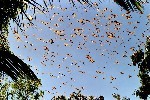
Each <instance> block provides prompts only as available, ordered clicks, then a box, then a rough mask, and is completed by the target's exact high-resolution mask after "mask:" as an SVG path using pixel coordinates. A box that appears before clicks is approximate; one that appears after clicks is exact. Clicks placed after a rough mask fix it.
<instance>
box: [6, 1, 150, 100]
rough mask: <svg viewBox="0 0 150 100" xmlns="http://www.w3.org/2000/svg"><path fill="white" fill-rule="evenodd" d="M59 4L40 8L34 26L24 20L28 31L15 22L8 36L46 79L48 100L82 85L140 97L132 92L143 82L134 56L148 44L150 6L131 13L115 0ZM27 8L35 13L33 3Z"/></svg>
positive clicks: (108, 94) (89, 91)
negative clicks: (88, 4) (138, 75)
mask: <svg viewBox="0 0 150 100" xmlns="http://www.w3.org/2000/svg"><path fill="white" fill-rule="evenodd" d="M68 1H69V0H68ZM38 2H39V3H40V4H41V5H43V6H44V4H43V3H42V0H38ZM53 4H54V6H53V7H52V6H50V5H49V6H48V7H49V8H48V11H49V12H45V14H43V13H41V12H40V11H38V10H36V14H35V15H36V20H32V21H33V23H34V24H35V25H34V26H29V25H27V23H28V21H27V20H22V22H24V23H25V27H23V29H24V30H25V31H24V32H20V31H19V32H18V34H13V31H14V30H17V28H16V25H15V24H14V23H13V22H12V23H11V28H10V29H9V31H10V34H9V37H8V39H9V42H10V49H11V51H12V52H14V54H15V55H17V56H18V57H19V58H21V59H23V61H24V62H26V63H27V64H29V65H31V66H32V68H31V69H32V70H33V71H34V72H35V74H36V75H37V76H38V78H40V79H41V81H42V87H41V89H42V90H44V91H45V96H44V100H49V99H50V98H52V97H53V96H54V95H55V96H56V95H62V94H63V95H66V96H69V94H70V93H72V92H74V91H77V90H78V89H80V90H81V91H82V94H84V95H87V96H88V95H93V96H96V97H98V96H100V95H102V96H104V98H105V100H113V97H112V94H113V93H119V94H120V95H121V96H127V97H129V98H131V100H137V99H138V98H136V97H135V96H134V95H132V94H133V92H134V91H135V89H138V87H139V86H140V82H139V78H138V77H137V74H138V68H137V67H135V66H132V62H131V59H130V56H131V55H132V54H133V52H134V50H138V49H139V48H138V45H140V48H142V49H144V43H145V41H146V36H147V35H149V33H150V30H149V28H150V25H149V24H147V22H148V19H147V16H148V15H149V14H150V8H149V6H150V5H149V4H144V14H140V13H139V12H131V13H130V14H126V11H124V10H121V8H120V7H119V6H118V5H116V4H115V3H114V2H112V1H109V0H108V1H103V2H102V3H100V4H98V6H96V5H93V7H87V6H86V5H81V4H80V3H76V6H75V7H73V6H72V4H70V3H69V2H67V1H65V0H62V1H61V2H58V1H55V2H53ZM27 12H28V16H29V17H30V18H34V15H33V10H31V8H29V10H28V11H27ZM18 37H19V38H18Z"/></svg>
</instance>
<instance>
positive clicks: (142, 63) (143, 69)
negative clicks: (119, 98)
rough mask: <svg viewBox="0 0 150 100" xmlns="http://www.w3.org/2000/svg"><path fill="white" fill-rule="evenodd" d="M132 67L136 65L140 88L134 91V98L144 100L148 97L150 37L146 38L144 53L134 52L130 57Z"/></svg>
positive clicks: (149, 83) (149, 91)
mask: <svg viewBox="0 0 150 100" xmlns="http://www.w3.org/2000/svg"><path fill="white" fill-rule="evenodd" d="M131 59H132V62H133V65H134V66H136V65H138V68H139V74H138V77H139V78H140V83H141V85H142V86H141V87H139V90H137V91H136V93H135V94H136V96H139V97H140V98H141V99H144V100H146V99H147V98H148V96H149V95H150V89H149V88H150V37H147V40H146V45H145V52H143V51H142V50H138V51H136V52H135V53H134V54H133V55H132V56H131Z"/></svg>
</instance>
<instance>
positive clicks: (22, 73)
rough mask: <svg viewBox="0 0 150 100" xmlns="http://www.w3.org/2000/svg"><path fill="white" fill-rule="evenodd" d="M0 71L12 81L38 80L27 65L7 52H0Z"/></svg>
mask: <svg viewBox="0 0 150 100" xmlns="http://www.w3.org/2000/svg"><path fill="white" fill-rule="evenodd" d="M0 71H1V72H2V71H3V72H5V74H7V75H8V76H10V77H11V78H12V79H13V80H17V79H18V78H27V79H32V80H38V78H37V76H36V75H35V74H34V72H33V71H32V70H31V69H30V66H29V65H27V64H26V63H24V62H23V61H22V60H21V59H19V58H18V57H17V56H15V55H14V54H12V53H11V52H10V51H7V50H6V51H3V50H0Z"/></svg>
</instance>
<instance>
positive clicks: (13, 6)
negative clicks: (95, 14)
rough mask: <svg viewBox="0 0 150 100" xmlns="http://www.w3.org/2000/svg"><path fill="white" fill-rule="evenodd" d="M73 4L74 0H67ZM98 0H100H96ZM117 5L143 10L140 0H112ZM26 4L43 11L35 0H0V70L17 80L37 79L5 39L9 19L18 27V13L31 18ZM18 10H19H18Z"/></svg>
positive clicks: (84, 0)
mask: <svg viewBox="0 0 150 100" xmlns="http://www.w3.org/2000/svg"><path fill="white" fill-rule="evenodd" d="M48 1H49V4H50V5H52V3H53V0H48ZM59 1H60V0H59ZM69 1H70V2H72V4H73V6H74V5H75V1H74V0H69ZM77 1H78V2H79V3H81V4H87V5H88V6H92V4H93V2H92V1H90V0H77ZM43 2H44V4H45V6H46V7H48V6H47V5H48V4H47V3H46V1H45V0H43ZM98 2H101V1H100V0H98ZM114 2H116V3H117V4H118V5H120V6H121V7H123V9H125V10H127V11H135V10H139V11H140V12H143V11H142V9H143V7H142V5H141V4H142V0H114ZM28 5H32V6H33V8H34V11H35V9H39V10H41V11H42V12H43V13H44V10H45V8H43V7H42V6H41V5H40V4H38V3H37V2H36V0H0V8H1V9H0V13H1V15H0V72H4V73H5V74H7V75H9V76H10V77H11V78H12V79H14V80H17V78H18V77H22V78H23V77H26V78H30V79H36V80H37V79H38V78H37V77H36V75H35V74H34V72H33V71H32V70H31V69H30V67H29V65H27V64H26V63H24V62H23V61H22V60H21V59H19V58H18V57H17V56H15V55H14V54H13V53H12V52H11V51H10V50H9V45H8V40H7V35H8V25H9V21H10V20H11V19H12V20H13V21H14V22H15V23H16V24H17V25H18V27H20V29H21V26H20V20H21V19H20V18H19V17H17V15H18V14H21V15H22V16H25V17H26V18H27V19H28V21H29V22H30V23H31V24H33V23H32V22H31V20H30V19H29V18H28V16H27V14H26V10H27V8H28ZM18 10H20V12H19V11H18Z"/></svg>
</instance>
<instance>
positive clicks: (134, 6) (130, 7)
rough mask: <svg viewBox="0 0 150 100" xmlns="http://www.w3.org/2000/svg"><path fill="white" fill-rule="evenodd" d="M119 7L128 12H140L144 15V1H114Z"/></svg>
mask: <svg viewBox="0 0 150 100" xmlns="http://www.w3.org/2000/svg"><path fill="white" fill-rule="evenodd" d="M114 2H116V3H117V4H118V5H120V6H121V7H123V9H125V10H127V11H136V10H138V11H140V12H141V13H143V6H142V5H141V4H142V3H143V2H142V0H114Z"/></svg>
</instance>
